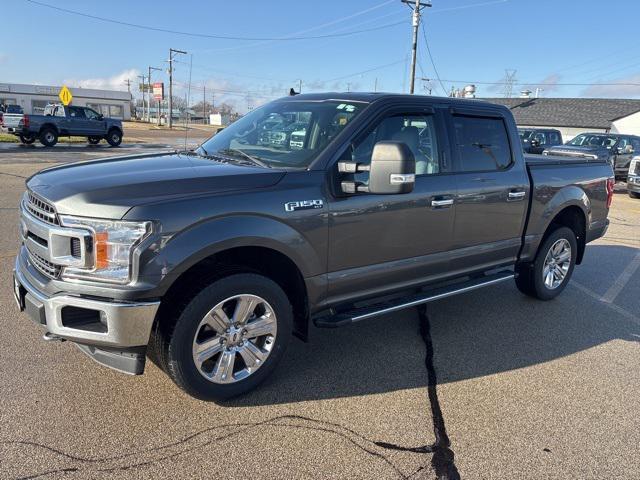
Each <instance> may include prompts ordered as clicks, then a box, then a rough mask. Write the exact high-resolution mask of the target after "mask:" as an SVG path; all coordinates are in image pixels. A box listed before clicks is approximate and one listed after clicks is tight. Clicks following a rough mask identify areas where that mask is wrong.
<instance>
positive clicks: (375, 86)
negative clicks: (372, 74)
mask: <svg viewBox="0 0 640 480" xmlns="http://www.w3.org/2000/svg"><path fill="white" fill-rule="evenodd" d="M373 91H374V92H377V91H378V77H376V81H375V82H373Z"/></svg>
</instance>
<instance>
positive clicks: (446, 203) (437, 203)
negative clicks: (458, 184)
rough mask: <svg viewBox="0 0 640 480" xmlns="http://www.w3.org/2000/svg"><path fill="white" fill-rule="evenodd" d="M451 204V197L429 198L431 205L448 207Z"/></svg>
mask: <svg viewBox="0 0 640 480" xmlns="http://www.w3.org/2000/svg"><path fill="white" fill-rule="evenodd" d="M451 205H453V198H447V199H446V200H431V206H432V207H450V206H451Z"/></svg>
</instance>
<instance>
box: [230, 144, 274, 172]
mask: <svg viewBox="0 0 640 480" xmlns="http://www.w3.org/2000/svg"><path fill="white" fill-rule="evenodd" d="M220 153H225V154H234V153H239V154H241V155H242V156H243V157H244V158H246V159H247V160H249V161H250V162H251V163H253V164H254V165H258V166H259V167H262V168H271V165H267V164H266V163H264V162H263V161H262V160H260V159H258V158H256V157H254V156H252V155H249V154H248V153H246V152H243V151H242V150H238V149H237V148H226V149H224V150H220Z"/></svg>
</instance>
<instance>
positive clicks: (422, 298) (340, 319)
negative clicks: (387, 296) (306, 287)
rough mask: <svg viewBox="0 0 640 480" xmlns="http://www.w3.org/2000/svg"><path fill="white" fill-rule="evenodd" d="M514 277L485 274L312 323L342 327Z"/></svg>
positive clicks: (322, 326)
mask: <svg viewBox="0 0 640 480" xmlns="http://www.w3.org/2000/svg"><path fill="white" fill-rule="evenodd" d="M513 277H514V273H513V272H512V271H506V272H499V273H496V274H493V275H487V276H484V277H480V278H474V279H472V280H468V281H466V282H463V283H457V284H455V285H449V286H446V287H440V288H435V289H433V290H429V291H428V292H421V293H419V294H415V295H411V296H408V297H402V298H398V299H395V300H390V301H388V302H382V303H377V304H374V305H369V306H366V307H362V308H355V309H352V310H347V311H344V312H340V313H337V314H335V315H327V316H323V317H317V318H314V319H313V323H314V324H315V326H316V327H318V328H336V327H344V326H345V325H350V324H352V323H355V322H359V321H361V320H367V319H369V318H373V317H377V316H379V315H384V314H387V313H391V312H397V311H398V310H403V309H405V308H410V307H415V306H416V305H422V304H424V303H429V302H433V301H435V300H440V299H442V298H447V297H452V296H454V295H459V294H461V293H466V292H471V291H472V290H477V289H479V288H482V287H488V286H489V285H494V284H496V283H500V282H504V281H505V280H510V279H512V278H513Z"/></svg>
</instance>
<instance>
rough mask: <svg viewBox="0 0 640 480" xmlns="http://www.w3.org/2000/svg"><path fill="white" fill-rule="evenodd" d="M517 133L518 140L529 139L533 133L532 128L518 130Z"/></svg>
mask: <svg viewBox="0 0 640 480" xmlns="http://www.w3.org/2000/svg"><path fill="white" fill-rule="evenodd" d="M518 135H520V140H529V138H531V135H533V130H518Z"/></svg>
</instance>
